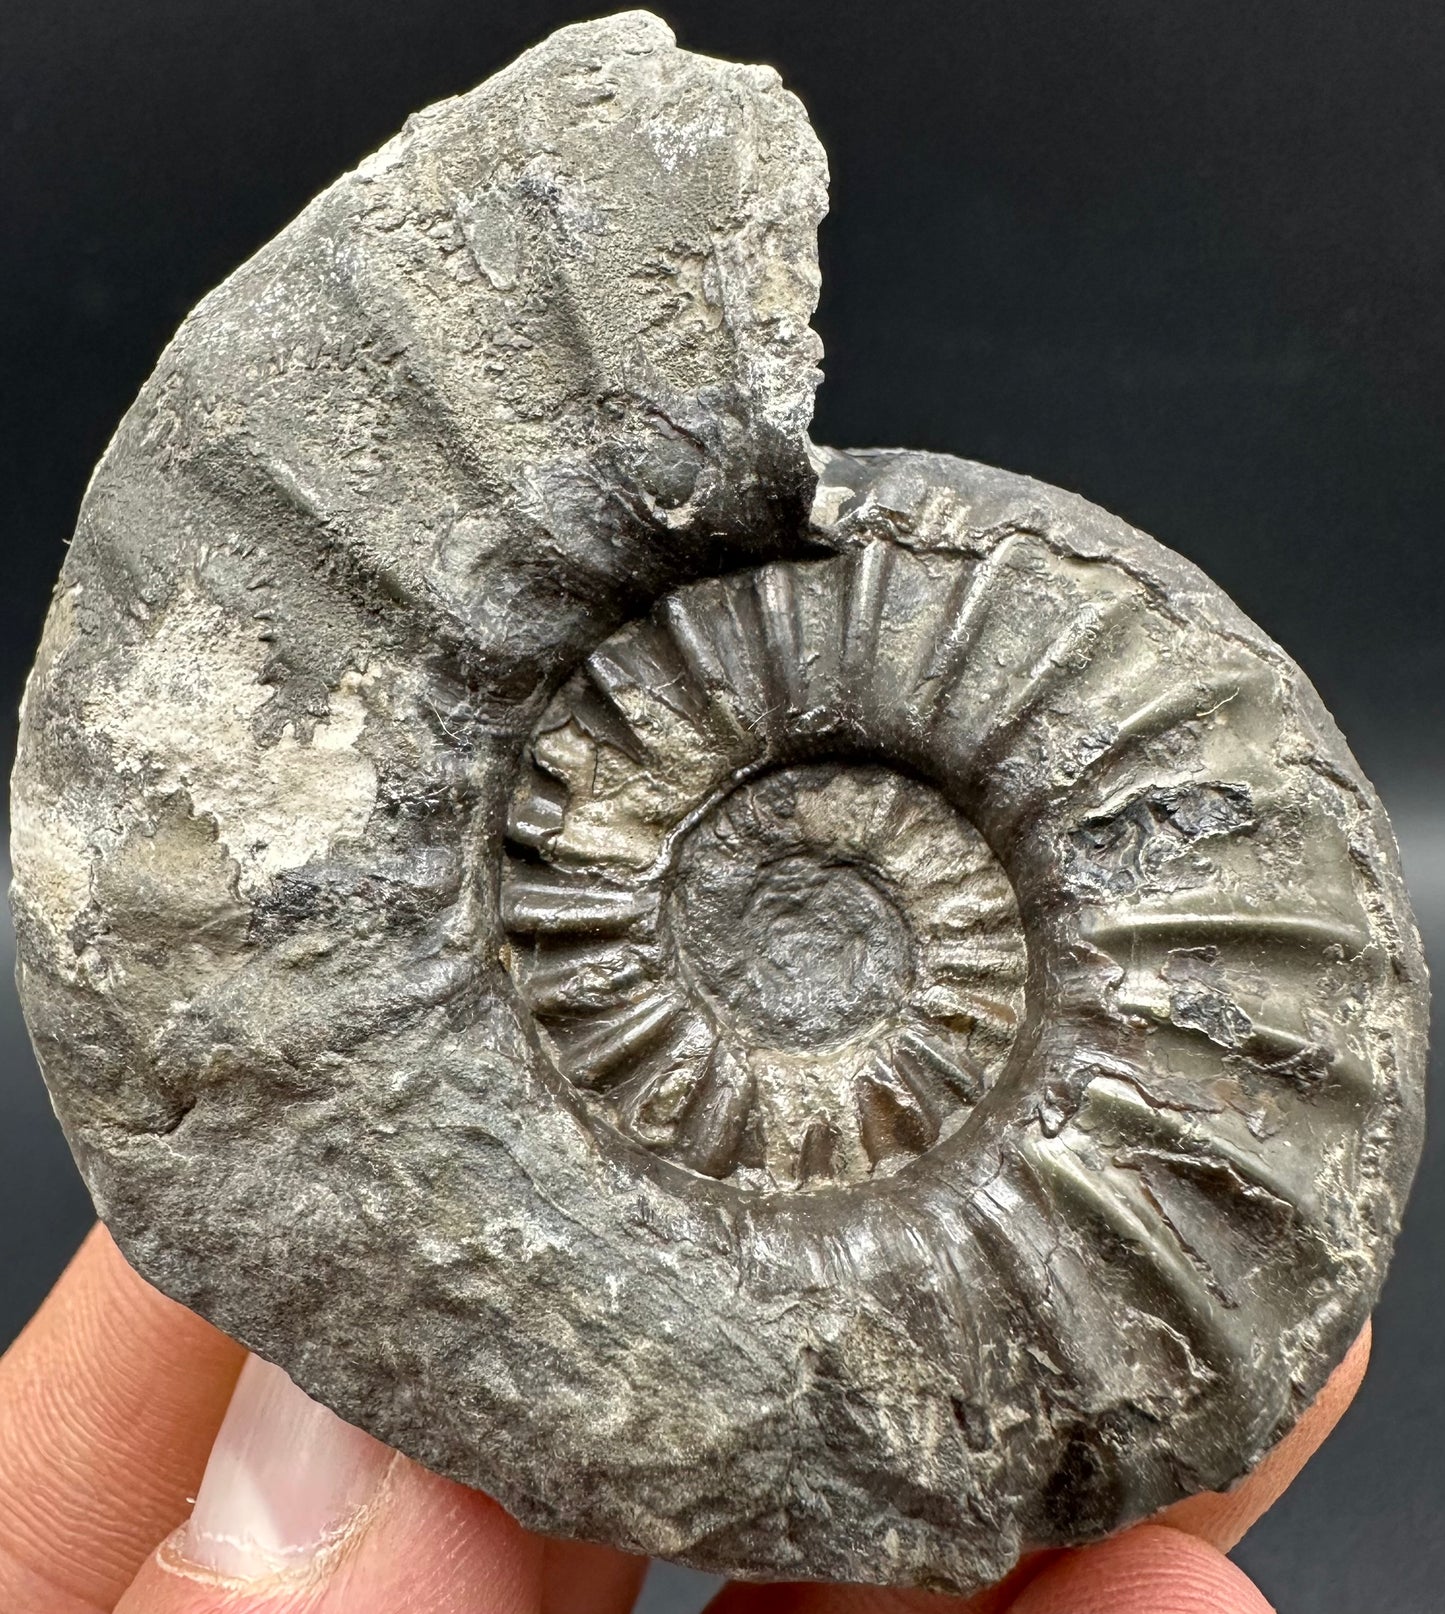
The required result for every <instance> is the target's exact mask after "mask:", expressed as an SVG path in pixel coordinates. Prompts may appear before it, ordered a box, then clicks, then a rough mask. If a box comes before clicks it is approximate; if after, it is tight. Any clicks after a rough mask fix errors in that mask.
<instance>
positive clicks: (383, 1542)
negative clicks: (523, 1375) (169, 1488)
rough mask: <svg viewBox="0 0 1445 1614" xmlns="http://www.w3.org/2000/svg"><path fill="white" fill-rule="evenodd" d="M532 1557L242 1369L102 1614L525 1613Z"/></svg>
mask: <svg viewBox="0 0 1445 1614" xmlns="http://www.w3.org/2000/svg"><path fill="white" fill-rule="evenodd" d="M543 1559H544V1549H543V1544H542V1542H541V1540H540V1538H538V1537H537V1536H533V1535H530V1534H529V1533H528V1532H527V1531H525V1530H523V1529H522V1528H521V1526H520V1525H518V1524H517V1523H516V1521H515V1520H513V1519H511V1518H510V1517H508V1515H507V1514H506V1513H504V1512H503V1511H502V1509H501V1508H500V1507H498V1506H497V1504H496V1503H495V1502H492V1501H490V1500H489V1499H488V1498H487V1497H485V1496H482V1495H481V1494H480V1493H479V1492H477V1491H469V1490H467V1489H465V1488H464V1487H463V1486H460V1485H454V1484H452V1483H451V1481H449V1480H444V1479H440V1478H439V1477H438V1476H437V1475H435V1474H429V1473H427V1472H426V1471H425V1470H424V1469H422V1468H419V1467H418V1466H417V1465H416V1464H415V1463H411V1462H408V1461H407V1459H406V1458H404V1457H400V1456H398V1455H396V1454H395V1453H393V1452H391V1451H389V1450H388V1449H387V1448H386V1447H385V1446H382V1445H381V1444H380V1443H379V1442H378V1441H375V1440H373V1439H372V1438H371V1437H370V1436H369V1435H365V1434H363V1433H362V1432H361V1431H360V1430H359V1429H353V1428H352V1427H351V1426H350V1425H348V1424H345V1423H343V1422H342V1421H341V1420H340V1419H339V1418H338V1417H336V1415H335V1414H334V1413H331V1412H328V1411H327V1410H326V1409H325V1408H324V1407H321V1406H319V1405H318V1404H317V1403H316V1402H314V1401H311V1400H310V1399H309V1398H308V1397H306V1396H304V1395H303V1394H302V1393H301V1391H300V1390H298V1389H297V1388H296V1387H295V1385H293V1384H292V1383H291V1381H290V1380H289V1379H288V1378H287V1377H286V1375H285V1374H284V1373H282V1372H281V1370H280V1369H279V1368H275V1367H272V1366H270V1365H269V1364H267V1363H264V1362H261V1361H260V1360H258V1359H257V1358H254V1357H253V1358H251V1359H250V1360H249V1361H248V1362H247V1363H246V1366H245V1368H244V1370H243V1371H242V1374H241V1377H240V1380H239V1382H238V1384H237V1386H236V1393H235V1396H234V1397H233V1399H232V1402H231V1406H230V1408H229V1410H228V1411H227V1413H226V1418H225V1422H224V1423H223V1424H222V1427H221V1432H220V1434H219V1435H218V1436H217V1439H216V1445H215V1450H214V1451H213V1452H212V1454H211V1459H210V1462H209V1463H208V1465H207V1468H206V1474H205V1478H204V1479H203V1480H202V1482H201V1489H200V1493H199V1495H198V1496H197V1498H196V1508H195V1512H194V1514H193V1515H192V1517H191V1519H190V1521H189V1522H188V1523H187V1524H186V1525H184V1526H182V1528H181V1529H180V1530H178V1531H177V1532H176V1533H175V1534H174V1535H173V1536H172V1537H171V1538H170V1539H169V1540H168V1541H166V1542H164V1543H163V1544H162V1545H161V1547H160V1548H159V1549H158V1550H157V1552H156V1553H155V1554H154V1556H153V1557H152V1558H151V1559H150V1560H149V1561H148V1562H147V1563H146V1564H145V1565H144V1566H143V1567H142V1568H141V1571H140V1573H139V1574H138V1575H137V1577H136V1579H135V1582H134V1584H133V1585H132V1586H131V1587H130V1589H129V1590H128V1591H127V1592H126V1593H125V1595H124V1596H123V1597H122V1598H121V1600H120V1602H119V1603H118V1604H117V1606H116V1611H115V1614H397V1610H399V1609H405V1610H406V1611H407V1614H539V1611H540V1610H541V1607H542V1573H543Z"/></svg>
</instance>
